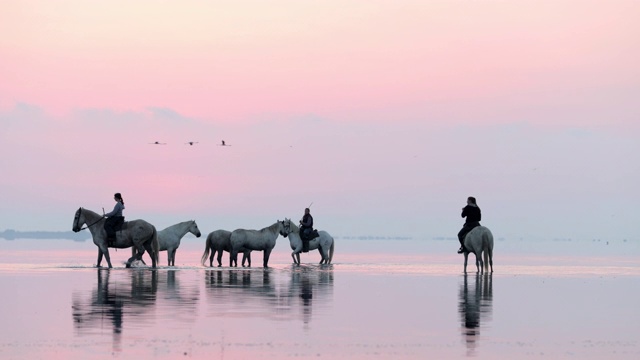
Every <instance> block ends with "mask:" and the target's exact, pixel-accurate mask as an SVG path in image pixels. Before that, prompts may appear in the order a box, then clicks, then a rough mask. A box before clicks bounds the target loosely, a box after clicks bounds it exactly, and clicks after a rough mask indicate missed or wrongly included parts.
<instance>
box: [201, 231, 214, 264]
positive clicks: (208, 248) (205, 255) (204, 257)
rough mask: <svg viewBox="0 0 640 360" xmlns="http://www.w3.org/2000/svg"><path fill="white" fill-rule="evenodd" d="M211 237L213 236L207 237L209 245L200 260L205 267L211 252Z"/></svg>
mask: <svg viewBox="0 0 640 360" xmlns="http://www.w3.org/2000/svg"><path fill="white" fill-rule="evenodd" d="M211 235H212V234H209V236H207V245H206V246H205V247H204V254H202V259H200V264H202V266H205V265H204V262H205V261H207V258H208V257H209V251H211Z"/></svg>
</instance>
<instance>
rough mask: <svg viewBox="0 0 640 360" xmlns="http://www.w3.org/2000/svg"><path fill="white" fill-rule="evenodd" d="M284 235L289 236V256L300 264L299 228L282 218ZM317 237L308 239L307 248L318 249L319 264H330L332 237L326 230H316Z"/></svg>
mask: <svg viewBox="0 0 640 360" xmlns="http://www.w3.org/2000/svg"><path fill="white" fill-rule="evenodd" d="M284 229H285V231H284V232H285V235H284V237H289V244H290V245H291V250H293V252H292V253H291V258H293V262H294V263H295V264H298V265H300V252H301V251H302V239H301V238H300V229H299V228H298V226H296V225H295V224H294V223H292V222H291V220H290V219H285V220H284ZM318 235H319V236H318V237H316V238H313V239H311V240H310V241H309V250H314V249H318V252H320V256H321V259H320V264H321V265H322V264H331V260H332V259H333V249H334V241H333V237H332V236H331V235H329V233H328V232H326V231H318Z"/></svg>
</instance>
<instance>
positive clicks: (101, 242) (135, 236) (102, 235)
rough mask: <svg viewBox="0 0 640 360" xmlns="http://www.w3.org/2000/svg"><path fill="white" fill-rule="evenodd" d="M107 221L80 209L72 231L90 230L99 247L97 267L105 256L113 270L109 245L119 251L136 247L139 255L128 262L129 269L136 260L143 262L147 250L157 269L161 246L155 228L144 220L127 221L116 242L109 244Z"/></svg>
mask: <svg viewBox="0 0 640 360" xmlns="http://www.w3.org/2000/svg"><path fill="white" fill-rule="evenodd" d="M105 219H106V218H105V217H104V216H102V215H98V214H97V213H95V212H93V211H91V210H87V209H84V208H78V210H77V211H76V214H75V216H74V218H73V227H72V230H73V231H74V232H79V231H80V230H84V229H89V231H90V232H91V236H92V237H93V243H94V244H96V246H97V247H98V263H97V264H96V267H100V263H101V262H102V255H104V258H105V259H106V260H107V264H109V268H113V266H112V265H111V258H110V256H109V245H111V247H114V248H117V249H125V248H128V247H134V248H135V250H137V253H136V254H134V255H133V256H132V257H131V258H129V260H127V263H126V266H127V267H130V266H131V262H132V261H134V260H142V255H143V254H144V252H145V250H146V251H148V252H149V256H151V262H152V267H156V261H157V260H158V249H159V248H160V246H159V244H158V232H157V231H156V228H155V226H153V225H151V224H149V223H148V222H146V221H144V220H132V221H127V222H125V223H124V224H123V225H122V228H121V229H120V230H118V231H117V232H116V240H115V242H114V243H113V244H109V243H108V242H107V232H106V231H105V230H104V222H105ZM85 224H86V225H87V227H86V228H82V225H85Z"/></svg>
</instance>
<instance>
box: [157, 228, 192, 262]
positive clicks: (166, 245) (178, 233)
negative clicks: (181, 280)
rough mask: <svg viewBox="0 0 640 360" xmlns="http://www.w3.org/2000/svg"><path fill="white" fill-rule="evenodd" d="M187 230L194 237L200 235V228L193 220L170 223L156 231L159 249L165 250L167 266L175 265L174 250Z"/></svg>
mask: <svg viewBox="0 0 640 360" xmlns="http://www.w3.org/2000/svg"><path fill="white" fill-rule="evenodd" d="M188 232H190V233H192V234H193V235H195V236H196V237H200V235H201V234H200V229H198V224H196V222H195V220H190V221H184V222H181V223H178V224H175V225H171V226H169V227H168V228H166V229H163V230H161V231H159V232H158V243H159V244H160V251H164V250H167V261H168V263H169V264H168V266H176V250H177V249H178V247H179V246H180V240H182V237H183V236H185V235H186V234H187V233H188Z"/></svg>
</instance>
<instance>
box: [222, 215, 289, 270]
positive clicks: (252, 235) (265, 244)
mask: <svg viewBox="0 0 640 360" xmlns="http://www.w3.org/2000/svg"><path fill="white" fill-rule="evenodd" d="M278 234H279V235H282V236H284V234H285V233H284V221H280V220H278V221H276V222H275V223H274V224H273V225H271V226H268V227H266V228H263V229H261V230H245V229H236V230H234V231H233V232H231V236H230V239H229V242H230V244H231V259H233V260H232V261H233V262H235V266H238V253H239V252H246V251H254V250H258V251H263V260H262V266H263V267H265V268H267V267H268V266H267V264H268V263H269V255H271V250H273V248H274V247H275V246H276V239H277V238H278ZM242 266H244V263H243V264H242ZM249 267H251V259H249Z"/></svg>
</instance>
